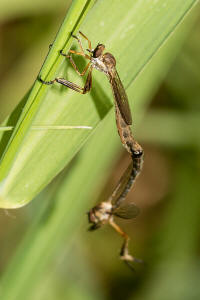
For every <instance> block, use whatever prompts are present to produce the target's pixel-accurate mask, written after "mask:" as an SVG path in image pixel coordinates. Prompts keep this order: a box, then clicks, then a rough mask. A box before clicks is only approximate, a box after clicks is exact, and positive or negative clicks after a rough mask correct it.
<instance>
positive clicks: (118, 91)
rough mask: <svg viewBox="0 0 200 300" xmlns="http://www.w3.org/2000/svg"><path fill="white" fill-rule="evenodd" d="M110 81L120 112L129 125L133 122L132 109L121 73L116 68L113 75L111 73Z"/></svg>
mask: <svg viewBox="0 0 200 300" xmlns="http://www.w3.org/2000/svg"><path fill="white" fill-rule="evenodd" d="M110 83H111V86H112V91H113V95H114V98H115V101H116V102H117V105H118V107H119V110H120V113H121V115H122V117H123V119H124V121H125V122H126V124H127V125H131V124H132V116H131V110H130V107H129V103H128V97H127V95H126V92H125V89H124V87H123V84H122V82H121V79H120V78H119V75H118V73H117V70H116V69H113V70H112V75H110Z"/></svg>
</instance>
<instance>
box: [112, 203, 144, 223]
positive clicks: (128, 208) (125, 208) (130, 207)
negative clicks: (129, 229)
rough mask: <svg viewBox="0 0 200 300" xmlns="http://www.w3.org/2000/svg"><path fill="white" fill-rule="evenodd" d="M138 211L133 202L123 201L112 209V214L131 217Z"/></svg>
mask: <svg viewBox="0 0 200 300" xmlns="http://www.w3.org/2000/svg"><path fill="white" fill-rule="evenodd" d="M139 213H140V209H139V207H137V206H136V205H135V204H134V203H132V202H131V203H123V204H122V205H121V206H119V207H118V208H116V209H115V210H114V211H113V214H114V215H115V216H117V217H119V218H122V219H133V218H135V217H137V216H138V215H139Z"/></svg>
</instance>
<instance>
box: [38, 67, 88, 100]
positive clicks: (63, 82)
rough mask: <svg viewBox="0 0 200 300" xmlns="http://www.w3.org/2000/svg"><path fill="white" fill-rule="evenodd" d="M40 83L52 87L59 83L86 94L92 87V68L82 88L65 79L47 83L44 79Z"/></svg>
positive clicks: (56, 79)
mask: <svg viewBox="0 0 200 300" xmlns="http://www.w3.org/2000/svg"><path fill="white" fill-rule="evenodd" d="M40 81H41V82H42V83H43V84H47V85H51V84H54V83H55V82H57V83H59V84H62V85H64V86H66V87H68V88H70V89H72V90H74V91H76V92H78V93H80V94H86V93H88V92H89V91H90V90H91V87H92V68H90V69H89V72H88V76H87V79H86V82H85V85H84V87H80V86H78V85H77V84H75V83H73V82H71V81H68V80H66V79H64V78H58V77H57V78H55V79H53V80H50V81H45V80H43V79H42V78H40Z"/></svg>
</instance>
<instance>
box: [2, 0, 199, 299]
mask: <svg viewBox="0 0 200 300" xmlns="http://www.w3.org/2000/svg"><path fill="white" fill-rule="evenodd" d="M69 5H70V1H66V0H65V1H63V0H57V1H43V2H41V1H35V2H30V1H29V2H23V1H22V0H20V1H19V0H18V1H14V0H13V1H11V3H9V5H8V3H7V1H4V0H3V1H1V4H0V20H1V22H0V33H1V34H0V57H1V60H0V64H1V65H0V78H1V89H0V107H1V109H0V120H1V122H3V120H4V119H5V118H6V116H7V115H8V114H10V113H11V111H12V110H13V109H14V108H15V106H16V105H17V104H18V103H19V101H20V100H21V99H22V98H23V96H24V94H25V93H26V92H27V91H28V89H29V88H30V86H31V85H32V83H33V81H34V80H35V78H36V76H37V74H38V71H39V69H40V67H41V65H42V63H43V61H44V58H45V56H46V54H47V52H48V45H49V44H50V43H51V42H52V41H53V40H54V38H55V35H56V33H57V31H58V29H59V26H60V23H61V20H63V18H64V16H65V13H66V11H67V8H68V7H69ZM199 15H200V7H199V5H197V6H196V7H195V9H194V11H193V12H192V14H191V16H189V17H190V20H189V21H187V22H188V24H189V25H187V26H186V27H187V30H186V31H188V32H187V34H185V35H184V38H183V37H182V38H180V42H177V40H178V35H177V37H176V33H175V36H174V37H172V39H173V38H174V40H175V41H176V42H175V43H174V44H172V45H171V46H170V45H169V48H170V47H171V50H170V51H171V52H170V51H169V50H168V51H169V52H170V53H172V54H169V62H168V61H167V59H166V62H165V64H163V65H162V55H163V54H160V58H159V57H158V59H157V61H156V66H154V68H158V69H159V68H160V69H161V70H160V69H159V72H158V74H157V78H155V81H156V80H157V81H158V84H159V87H157V86H156V85H155V86H154V88H152V90H151V92H149V94H146V95H145V97H146V98H148V99H149V100H148V101H149V105H148V108H147V110H146V111H144V109H142V108H141V109H140V110H138V113H139V117H138V116H136V118H138V119H141V121H140V123H139V126H137V127H136V133H137V139H138V141H139V142H140V143H141V144H142V145H143V148H144V150H145V161H144V168H143V171H142V173H141V175H140V177H139V179H138V180H137V183H136V187H135V188H134V190H133V191H131V193H130V194H129V195H128V201H131V199H134V201H135V203H137V205H138V206H139V207H140V208H141V215H140V216H138V217H137V219H135V220H133V221H121V220H118V223H119V224H120V225H121V226H122V228H123V229H125V230H126V232H127V233H128V234H129V235H130V237H131V243H130V249H131V253H134V254H135V255H136V256H137V257H140V258H142V259H143V260H144V262H145V264H144V265H141V266H140V265H139V266H137V265H136V266H135V273H132V272H131V271H130V270H129V269H128V268H126V266H125V265H123V263H122V262H120V260H119V259H118V252H119V249H120V245H121V240H120V237H118V236H117V235H116V234H115V232H113V231H112V229H110V228H108V227H106V226H105V228H102V229H101V230H99V231H97V232H95V233H93V234H92V233H88V232H87V230H86V229H87V226H88V225H87V218H86V215H85V212H86V208H85V207H84V206H83V207H82V208H80V211H82V214H80V215H81V216H82V217H81V219H80V220H79V222H78V225H77V229H76V230H74V231H73V230H72V231H71V228H70V229H69V230H70V232H72V234H71V236H70V238H68V239H67V240H65V234H64V233H65V228H64V230H63V232H62V238H61V239H59V237H60V235H61V234H60V233H59V230H60V228H59V227H58V228H54V229H52V230H54V231H55V232H57V237H56V238H55V240H53V241H52V240H51V237H52V236H51V234H50V233H49V232H50V231H51V228H49V226H48V220H49V218H53V217H54V216H53V217H52V211H55V210H57V209H58V210H59V207H57V206H56V205H55V201H54V199H55V198H56V197H58V198H59V195H60V194H62V190H64V189H65V180H66V175H68V176H69V175H70V174H71V176H72V177H73V176H76V175H75V174H74V175H73V165H76V163H77V162H76V159H74V160H72V162H71V163H70V166H68V168H67V169H66V170H64V171H63V172H62V173H61V174H59V175H58V176H57V177H56V178H55V179H54V181H53V182H52V183H51V184H50V185H49V186H48V187H47V188H45V190H43V191H42V192H41V193H40V194H39V195H38V196H37V197H36V199H35V200H33V201H32V202H31V203H30V204H29V205H27V206H25V207H23V208H21V209H18V210H12V211H6V210H1V212H0V245H1V247H0V271H1V283H0V294H1V293H2V295H3V297H2V299H3V300H6V299H10V300H11V299H17V300H18V299H22V300H26V299H30V300H32V299H48V300H49V299H50V300H51V299H52V300H54V299H75V300H76V299H117V300H118V299H153V300H155V299H158V300H163V299H166V300H167V299H174V300H177V299H186V300H188V299H200V287H199V277H200V262H199V250H200V247H199V240H200V234H199V232H200V231H199V229H200V221H199V220H200V218H199V216H200V189H199V178H200V176H199V175H200V169H199V167H200V151H199V148H200V120H199V116H200V101H199V98H200V55H199V53H200V38H199V37H200V22H199ZM180 35H181V34H180V33H179V36H180ZM102 42H103V41H102ZM174 45H176V48H174V49H173V47H175V46H174ZM166 46H167V45H166ZM164 51H167V50H164ZM173 54H174V56H173ZM154 59H155V58H154ZM159 63H160V65H159ZM152 68H153V67H152ZM151 71H152V70H151V69H150V70H149V71H148V72H149V76H151ZM145 76H147V75H145ZM145 76H144V78H143V79H142V78H141V79H140V81H139V82H138V83H137V82H136V85H137V84H138V85H139V86H141V90H142V89H143V85H145V82H146V81H145ZM94 88H95V87H94ZM136 97H137V95H136V96H135V98H136ZM113 128H114V127H113ZM114 130H116V129H114ZM98 131H99V134H102V132H101V128H98ZM110 134H112V131H111V133H110ZM92 138H93V137H92ZM90 139H91V138H90ZM89 143H91V144H89V145H86V146H87V147H88V148H89V147H91V149H93V148H92V147H94V145H95V137H94V141H89ZM92 143H93V144H92ZM102 151H105V149H104V148H103V147H102ZM82 155H83V158H84V149H83V154H82ZM80 160H81V159H80ZM128 161H129V157H128V155H127V153H126V152H125V150H123V149H122V147H119V151H118V152H117V151H116V157H113V161H112V163H110V167H109V168H107V173H106V174H104V175H105V176H104V177H105V180H101V182H100V183H99V184H98V185H97V187H96V189H92V192H91V201H90V203H92V204H94V203H95V201H98V198H99V199H102V198H106V197H107V196H108V195H110V193H111V192H112V188H113V186H114V185H115V183H116V182H117V180H118V178H119V177H120V175H121V174H122V172H123V170H124V169H125V168H126V165H127V163H128ZM82 163H83V164H84V159H83V162H82ZM94 168H95V167H94ZM71 169H72V172H71V171H70V170H71ZM94 172H95V171H94ZM87 175H88V174H87V170H86V174H84V173H83V174H80V176H83V178H84V176H87ZM66 184H68V183H66ZM83 188H84V187H83ZM78 189H80V191H81V187H78ZM94 199H95V201H94ZM89 208H90V206H88V207H87V209H89ZM68 214H70V211H68V212H66V213H65V218H66V219H67V218H68ZM61 225H62V223H61ZM52 226H53V225H52ZM66 230H67V229H66ZM48 234H49V236H48ZM44 237H45V239H49V244H48V245H50V248H48V247H47V248H45V251H44V249H43V248H44V247H45V246H44V244H43V243H42V241H43V240H44ZM44 253H45V255H44Z"/></svg>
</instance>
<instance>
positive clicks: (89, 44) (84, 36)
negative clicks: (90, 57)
mask: <svg viewBox="0 0 200 300" xmlns="http://www.w3.org/2000/svg"><path fill="white" fill-rule="evenodd" d="M79 33H80V35H82V37H83V38H84V39H86V40H87V41H88V48H89V49H90V50H92V44H91V41H90V40H89V39H88V38H87V36H86V35H85V34H83V33H82V32H81V31H79Z"/></svg>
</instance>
